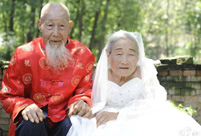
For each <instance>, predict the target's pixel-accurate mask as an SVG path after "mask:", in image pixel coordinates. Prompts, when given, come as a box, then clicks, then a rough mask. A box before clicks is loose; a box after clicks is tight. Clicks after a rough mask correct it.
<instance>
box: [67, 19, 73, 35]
mask: <svg viewBox="0 0 201 136" xmlns="http://www.w3.org/2000/svg"><path fill="white" fill-rule="evenodd" d="M72 27H73V21H69V27H68V34H69V33H70V31H71V28H72Z"/></svg>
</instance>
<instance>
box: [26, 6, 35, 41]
mask: <svg viewBox="0 0 201 136" xmlns="http://www.w3.org/2000/svg"><path fill="white" fill-rule="evenodd" d="M32 4H33V3H32ZM35 6H36V5H35V4H33V5H32V6H31V19H30V24H29V32H28V33H27V42H30V41H31V40H33V35H34V28H35V10H36V7H35Z"/></svg>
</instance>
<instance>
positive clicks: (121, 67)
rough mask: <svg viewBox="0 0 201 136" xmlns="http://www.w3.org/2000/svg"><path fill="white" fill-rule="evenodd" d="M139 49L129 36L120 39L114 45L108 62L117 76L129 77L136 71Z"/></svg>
mask: <svg viewBox="0 0 201 136" xmlns="http://www.w3.org/2000/svg"><path fill="white" fill-rule="evenodd" d="M137 49H138V48H137V45H136V43H135V42H134V41H132V40H130V39H128V38H126V39H119V40H118V41H116V42H115V43H114V44H113V45H112V48H111V52H110V53H109V55H108V63H109V64H110V68H111V71H112V72H113V73H114V74H115V75H116V76H119V77H128V76H130V75H132V74H133V73H134V71H135V69H136V65H137V61H138V56H137V52H138V51H137Z"/></svg>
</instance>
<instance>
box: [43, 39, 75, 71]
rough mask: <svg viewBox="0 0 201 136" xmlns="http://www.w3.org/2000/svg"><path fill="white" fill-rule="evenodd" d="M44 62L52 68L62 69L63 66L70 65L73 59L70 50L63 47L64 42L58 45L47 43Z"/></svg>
mask: <svg viewBox="0 0 201 136" xmlns="http://www.w3.org/2000/svg"><path fill="white" fill-rule="evenodd" d="M46 64H47V65H48V66H50V67H51V68H52V69H53V70H64V69H65V68H67V67H69V66H72V65H73V64H74V60H73V58H72V56H71V53H70V51H69V50H68V49H67V48H66V47H65V44H64V42H63V41H62V44H61V45H60V46H57V45H53V46H51V45H50V44H49V41H48V42H47V45H46Z"/></svg>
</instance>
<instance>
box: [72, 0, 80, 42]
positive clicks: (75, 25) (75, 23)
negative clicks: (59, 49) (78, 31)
mask: <svg viewBox="0 0 201 136" xmlns="http://www.w3.org/2000/svg"><path fill="white" fill-rule="evenodd" d="M77 3H80V0H78V1H77ZM79 6H80V4H79V5H78V6H77V14H76V17H75V20H74V21H73V28H71V32H70V37H71V38H72V39H73V33H74V30H75V28H76V27H77V22H79V21H78V19H79V15H80V10H79Z"/></svg>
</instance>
